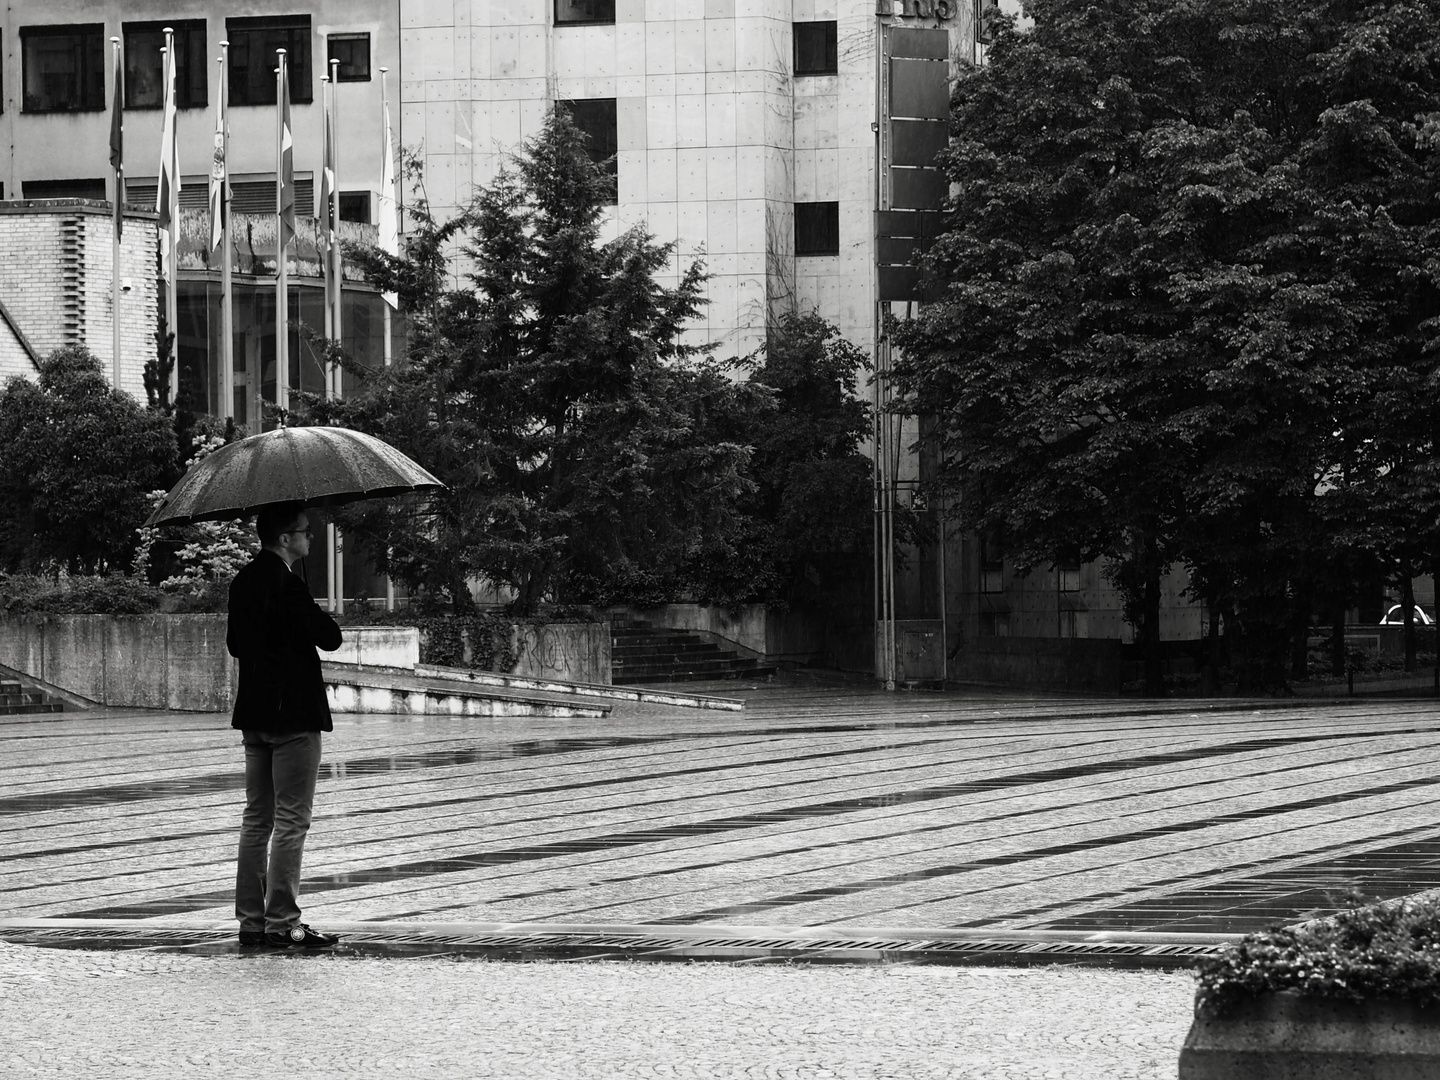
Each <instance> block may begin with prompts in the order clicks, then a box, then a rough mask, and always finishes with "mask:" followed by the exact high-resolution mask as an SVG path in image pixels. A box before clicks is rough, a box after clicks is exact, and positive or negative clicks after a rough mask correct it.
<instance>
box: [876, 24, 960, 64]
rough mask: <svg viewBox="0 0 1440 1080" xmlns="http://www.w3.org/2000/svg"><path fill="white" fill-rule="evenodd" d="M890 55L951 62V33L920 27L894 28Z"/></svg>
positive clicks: (892, 29)
mask: <svg viewBox="0 0 1440 1080" xmlns="http://www.w3.org/2000/svg"><path fill="white" fill-rule="evenodd" d="M890 55H891V56H903V57H909V58H910V59H912V60H949V59H950V32H949V31H948V30H930V29H927V28H925V27H918V26H892V27H891V28H890Z"/></svg>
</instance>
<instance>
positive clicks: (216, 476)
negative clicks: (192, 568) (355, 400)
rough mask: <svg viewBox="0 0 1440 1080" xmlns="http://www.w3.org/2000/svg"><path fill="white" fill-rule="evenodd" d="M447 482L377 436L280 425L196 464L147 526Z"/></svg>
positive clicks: (375, 495)
mask: <svg viewBox="0 0 1440 1080" xmlns="http://www.w3.org/2000/svg"><path fill="white" fill-rule="evenodd" d="M444 486H445V485H444V484H442V483H440V481H439V480H436V479H435V477H433V476H432V475H430V473H428V472H426V471H425V470H424V469H422V468H421V467H420V466H419V465H417V464H415V462H413V461H411V460H410V459H409V458H408V457H406V456H405V455H404V454H402V453H401V452H400V451H399V450H396V449H395V448H394V447H393V446H390V445H388V444H387V443H383V442H381V441H380V440H379V439H377V438H375V437H374V436H373V435H366V434H363V433H362V432H359V431H350V430H349V429H348V428H337V427H300V428H276V429H275V430H274V431H267V432H265V434H263V435H251V436H250V437H249V438H248V439H241V440H240V441H239V442H235V443H231V444H230V445H229V446H222V447H221V448H220V449H219V450H216V451H215V452H214V453H213V454H210V455H209V456H208V457H206V458H205V459H204V460H202V461H200V462H198V463H197V464H196V465H195V466H194V467H193V468H191V469H190V470H189V471H188V472H187V473H186V474H185V475H184V476H182V477H181V478H180V482H179V483H178V484H176V485H175V487H174V488H172V489H171V491H170V494H168V495H166V496H165V501H164V502H162V503H161V504H160V505H159V506H157V507H156V508H155V512H154V513H153V514H151V515H150V518H149V520H147V521H146V522H145V524H146V525H147V526H154V525H188V524H190V523H191V522H195V521H218V520H223V519H226V518H243V517H249V516H250V515H251V514H253V513H255V512H256V511H257V510H259V509H260V507H262V506H264V505H265V504H266V503H275V502H291V501H294V502H303V503H305V504H306V505H308V506H315V505H323V506H334V505H337V504H339V503H347V502H356V501H358V500H360V499H378V498H382V497H384V496H387V495H406V494H409V493H410V492H414V491H433V490H435V489H437V488H443V487H444Z"/></svg>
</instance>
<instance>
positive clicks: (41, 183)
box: [20, 176, 105, 199]
mask: <svg viewBox="0 0 1440 1080" xmlns="http://www.w3.org/2000/svg"><path fill="white" fill-rule="evenodd" d="M20 189H21V190H22V191H23V192H24V193H25V196H24V197H25V198H27V199H103V198H105V178H104V177H103V176H102V177H96V178H94V179H93V180H26V181H25V182H24V183H23V184H21V185H20Z"/></svg>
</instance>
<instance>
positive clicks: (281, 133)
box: [275, 49, 290, 409]
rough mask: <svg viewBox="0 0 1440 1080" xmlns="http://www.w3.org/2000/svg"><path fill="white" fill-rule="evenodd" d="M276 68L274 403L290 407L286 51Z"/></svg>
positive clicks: (280, 50)
mask: <svg viewBox="0 0 1440 1080" xmlns="http://www.w3.org/2000/svg"><path fill="white" fill-rule="evenodd" d="M275 55H276V57H278V59H279V61H280V66H279V67H277V68H276V69H275V404H276V406H277V407H279V408H281V409H286V408H289V406H290V393H289V386H288V383H289V381H290V355H289V353H290V311H289V296H288V295H287V293H286V289H287V288H288V287H289V282H288V281H287V280H286V269H285V249H286V246H287V245H286V237H285V220H284V218H285V204H284V199H285V176H284V171H285V121H284V119H283V115H284V109H285V100H284V99H285V91H286V87H285V50H284V49H276V50H275Z"/></svg>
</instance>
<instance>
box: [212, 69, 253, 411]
mask: <svg viewBox="0 0 1440 1080" xmlns="http://www.w3.org/2000/svg"><path fill="white" fill-rule="evenodd" d="M219 64H220V156H221V158H222V160H223V161H224V166H225V175H224V176H223V177H222V178H221V180H220V384H221V385H220V409H221V411H220V415H221V416H224V417H225V418H226V419H234V417H235V309H234V297H233V294H232V292H231V285H232V282H231V279H230V273H231V271H230V43H229V42H228V41H222V42H220V58H219ZM246 419H247V420H248V419H249V417H248V416H247V417H246ZM257 434H258V431H257Z"/></svg>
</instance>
